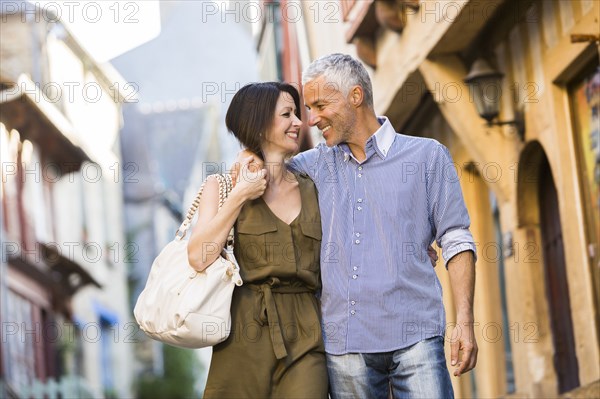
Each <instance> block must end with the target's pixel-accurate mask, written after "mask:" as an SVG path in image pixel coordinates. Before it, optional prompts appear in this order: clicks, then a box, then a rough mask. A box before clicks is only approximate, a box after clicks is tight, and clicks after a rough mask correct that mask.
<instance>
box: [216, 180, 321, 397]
mask: <svg viewBox="0 0 600 399" xmlns="http://www.w3.org/2000/svg"><path fill="white" fill-rule="evenodd" d="M296 177H297V179H298V184H299V188H300V195H301V200H302V209H301V211H300V214H299V215H298V217H296V219H294V221H293V222H292V223H291V224H289V225H288V224H286V223H284V222H283V221H281V220H280V219H279V218H278V217H277V216H275V215H274V214H273V212H272V211H271V210H270V208H269V207H268V206H267V204H266V203H265V202H264V200H263V199H262V198H258V199H256V200H254V201H249V202H247V203H246V204H245V205H244V206H243V207H242V210H241V212H240V215H239V217H238V219H237V222H236V227H235V245H234V253H235V256H236V259H237V260H238V262H239V265H240V269H241V276H242V279H243V280H244V285H242V286H241V287H236V288H235V290H234V293H233V300H232V304H231V328H232V331H231V334H230V336H229V338H228V339H227V340H226V341H224V342H223V343H221V344H219V345H216V346H215V347H214V348H213V356H212V360H211V365H210V370H209V373H208V381H207V385H206V389H205V392H204V397H205V398H219V399H221V398H302V399H307V398H327V389H328V386H327V385H328V382H327V367H326V363H325V350H324V346H323V339H322V335H321V322H320V303H319V300H318V299H317V297H316V296H315V291H316V290H318V289H319V288H320V269H319V261H320V248H321V220H320V215H319V208H318V202H317V194H316V189H315V186H314V184H313V182H312V181H311V180H309V179H308V178H306V177H303V176H301V175H297V176H296Z"/></svg>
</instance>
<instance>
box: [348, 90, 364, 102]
mask: <svg viewBox="0 0 600 399" xmlns="http://www.w3.org/2000/svg"><path fill="white" fill-rule="evenodd" d="M363 99H364V93H363V89H362V87H360V86H358V85H357V86H354V87H352V89H350V102H351V103H352V105H354V106H355V107H359V106H360V105H361V104H362V103H363Z"/></svg>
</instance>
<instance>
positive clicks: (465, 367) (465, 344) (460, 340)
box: [450, 317, 479, 377]
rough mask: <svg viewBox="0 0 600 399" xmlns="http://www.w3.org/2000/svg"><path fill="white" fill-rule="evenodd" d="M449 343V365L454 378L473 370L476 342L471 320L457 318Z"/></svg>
mask: <svg viewBox="0 0 600 399" xmlns="http://www.w3.org/2000/svg"><path fill="white" fill-rule="evenodd" d="M451 341H452V342H451V343H450V364H451V365H452V366H456V367H455V368H454V373H453V374H454V376H455V377H460V376H461V375H462V374H464V373H466V372H468V371H469V370H471V369H473V368H474V367H475V365H476V364H477V352H478V351H479V349H478V348H477V341H476V340H475V331H474V329H473V319H472V318H469V317H457V319H456V326H455V327H454V332H453V333H452V337H451Z"/></svg>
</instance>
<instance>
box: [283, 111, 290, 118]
mask: <svg viewBox="0 0 600 399" xmlns="http://www.w3.org/2000/svg"><path fill="white" fill-rule="evenodd" d="M282 116H285V117H286V118H289V117H290V113H289V112H286V113H285V114H283V115H282Z"/></svg>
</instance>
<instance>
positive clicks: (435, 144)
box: [396, 133, 446, 153]
mask: <svg viewBox="0 0 600 399" xmlns="http://www.w3.org/2000/svg"><path fill="white" fill-rule="evenodd" d="M396 135H397V138H398V144H399V145H400V146H401V147H404V148H410V149H411V151H417V152H419V151H423V152H425V153H430V152H431V151H434V150H436V149H437V150H443V151H444V150H445V149H446V146H444V145H443V144H442V143H440V142H439V141H437V140H436V139H432V138H429V137H419V136H411V135H408V134H402V133H396Z"/></svg>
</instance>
